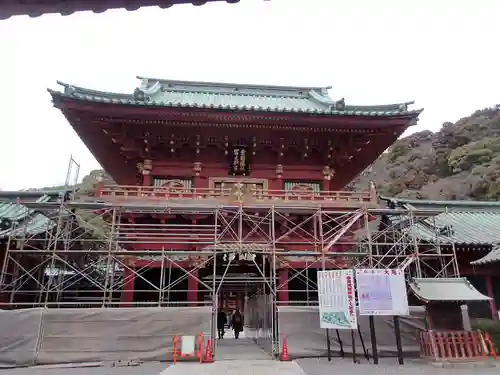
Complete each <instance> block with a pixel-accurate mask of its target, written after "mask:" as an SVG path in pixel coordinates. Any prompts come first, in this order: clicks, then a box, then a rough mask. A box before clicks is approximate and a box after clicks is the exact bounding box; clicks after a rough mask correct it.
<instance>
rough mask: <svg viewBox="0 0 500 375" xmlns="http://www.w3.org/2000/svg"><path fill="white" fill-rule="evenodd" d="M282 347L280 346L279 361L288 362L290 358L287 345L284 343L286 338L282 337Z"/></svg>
mask: <svg viewBox="0 0 500 375" xmlns="http://www.w3.org/2000/svg"><path fill="white" fill-rule="evenodd" d="M281 342H282V345H281V357H280V360H281V361H289V360H290V356H289V355H288V344H287V342H286V337H283V340H281Z"/></svg>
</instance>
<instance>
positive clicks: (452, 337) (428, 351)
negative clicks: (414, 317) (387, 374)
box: [420, 331, 494, 362]
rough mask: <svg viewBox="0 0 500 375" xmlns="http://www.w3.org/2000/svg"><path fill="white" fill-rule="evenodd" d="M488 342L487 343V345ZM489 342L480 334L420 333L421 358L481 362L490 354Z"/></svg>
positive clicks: (458, 332)
mask: <svg viewBox="0 0 500 375" xmlns="http://www.w3.org/2000/svg"><path fill="white" fill-rule="evenodd" d="M488 341H489V343H488ZM490 343H491V340H485V337H484V336H483V334H482V333H481V332H479V331H478V332H469V331H425V332H421V333H420V353H421V356H422V357H424V358H426V359H428V360H431V361H436V362H440V361H471V360H472V361H474V360H476V361H483V360H485V359H487V358H488V354H489V353H488V352H490V353H491V349H489V348H488V346H490V348H492V344H490ZM493 352H494V350H493Z"/></svg>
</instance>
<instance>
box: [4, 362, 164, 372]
mask: <svg viewBox="0 0 500 375" xmlns="http://www.w3.org/2000/svg"><path fill="white" fill-rule="evenodd" d="M168 366H169V364H168V363H159V362H147V363H143V364H141V365H139V366H128V367H111V364H109V365H105V366H102V367H79V368H78V367H76V368H71V367H66V368H53V367H52V368H44V367H25V368H14V369H3V370H1V372H0V374H1V375H158V374H159V373H160V372H162V371H163V370H165V369H166V368H167V367H168Z"/></svg>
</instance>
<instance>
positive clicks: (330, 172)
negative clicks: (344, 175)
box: [323, 165, 335, 180]
mask: <svg viewBox="0 0 500 375" xmlns="http://www.w3.org/2000/svg"><path fill="white" fill-rule="evenodd" d="M334 175H335V171H334V170H333V169H331V168H330V167H329V166H328V165H326V166H325V167H324V168H323V177H324V178H325V180H331V178H332V177H333V176H334Z"/></svg>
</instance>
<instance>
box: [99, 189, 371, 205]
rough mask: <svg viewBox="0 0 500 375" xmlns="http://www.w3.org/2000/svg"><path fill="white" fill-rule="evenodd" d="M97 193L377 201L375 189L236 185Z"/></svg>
mask: <svg viewBox="0 0 500 375" xmlns="http://www.w3.org/2000/svg"><path fill="white" fill-rule="evenodd" d="M96 190H97V191H96V195H98V196H100V197H105V198H106V197H107V198H121V199H134V198H149V199H157V200H169V199H220V200H230V201H242V202H243V201H247V200H254V201H257V202H265V201H269V202H272V201H280V202H287V201H317V202H339V203H340V202H344V203H347V202H349V203H368V202H373V201H376V194H374V192H372V191H365V192H351V191H294V190H261V189H235V188H218V189H210V188H190V189H188V188H177V187H174V188H171V187H155V186H125V185H105V186H102V187H100V188H99V187H98V188H97V189H96Z"/></svg>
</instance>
